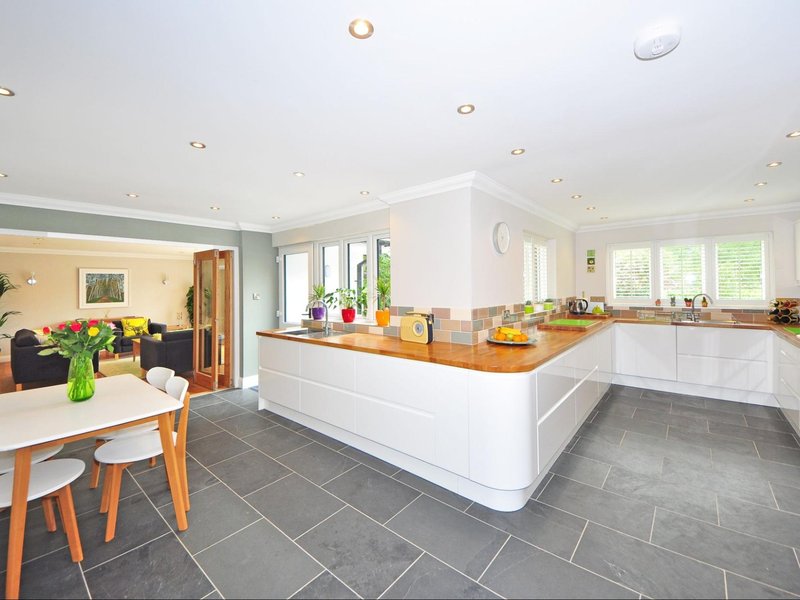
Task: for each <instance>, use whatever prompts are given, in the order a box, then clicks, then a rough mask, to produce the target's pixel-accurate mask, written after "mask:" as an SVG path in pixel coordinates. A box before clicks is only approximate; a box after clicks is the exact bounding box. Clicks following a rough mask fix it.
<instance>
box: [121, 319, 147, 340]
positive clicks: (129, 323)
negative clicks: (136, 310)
mask: <svg viewBox="0 0 800 600" xmlns="http://www.w3.org/2000/svg"><path fill="white" fill-rule="evenodd" d="M147 321H148V319H146V318H145V317H136V318H132V319H122V334H123V335H124V336H125V337H134V336H137V335H147V334H148V329H147Z"/></svg>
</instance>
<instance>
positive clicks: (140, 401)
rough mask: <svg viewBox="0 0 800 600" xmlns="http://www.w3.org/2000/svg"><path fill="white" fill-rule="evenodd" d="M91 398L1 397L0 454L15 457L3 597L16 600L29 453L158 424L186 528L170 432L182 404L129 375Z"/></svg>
mask: <svg viewBox="0 0 800 600" xmlns="http://www.w3.org/2000/svg"><path fill="white" fill-rule="evenodd" d="M95 384H96V385H95V393H94V395H93V396H92V397H91V398H90V399H88V400H85V401H83V402H71V401H70V400H69V399H68V398H67V390H66V384H63V385H55V386H50V387H42V388H36V389H31V390H22V391H18V392H9V393H5V394H0V452H2V451H13V452H14V453H15V455H14V456H15V460H14V471H13V478H14V479H13V488H12V496H11V514H10V518H9V532H8V559H7V569H6V598H8V599H15V598H19V586H20V574H21V570H22V550H23V543H24V537H25V518H26V515H27V504H28V485H29V481H30V474H31V456H32V453H33V452H35V451H38V450H40V449H43V448H47V447H49V446H54V445H58V444H66V443H68V442H73V441H76V440H81V439H85V438H91V437H97V436H101V435H104V434H107V433H110V432H112V431H116V430H119V429H123V428H125V427H130V426H133V425H139V424H143V423H148V422H153V421H157V422H158V429H159V432H160V437H161V446H162V448H163V451H164V465H165V467H166V472H167V479H168V482H169V487H170V492H171V494H172V502H173V505H174V508H175V519H176V521H177V526H178V530H180V531H184V530H186V529H188V527H189V522H188V519H187V516H186V509H187V507H186V504H185V502H184V493H183V489H182V486H183V483H182V482H183V478H182V477H181V473H182V469H183V467H182V466H180V465H179V464H178V457H177V454H176V450H175V446H174V441H173V437H172V429H173V427H174V414H175V411H176V410H178V409H180V408H181V406H182V405H181V403H180V402H179V401H178V400H176V399H175V398H173V397H172V396H170V395H169V394H166V393H165V392H162V391H161V390H159V389H158V388H156V387H154V386H152V385H150V384H148V383H147V382H146V381H143V380H141V379H139V378H137V377H135V376H134V375H130V374H127V375H117V376H114V377H104V378H101V379H97V380H96V381H95Z"/></svg>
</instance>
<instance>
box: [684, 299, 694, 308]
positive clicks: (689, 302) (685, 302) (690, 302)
mask: <svg viewBox="0 0 800 600" xmlns="http://www.w3.org/2000/svg"><path fill="white" fill-rule="evenodd" d="M683 303H684V304H685V305H686V308H692V301H691V300H684V301H683Z"/></svg>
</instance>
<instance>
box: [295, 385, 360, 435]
mask: <svg viewBox="0 0 800 600" xmlns="http://www.w3.org/2000/svg"><path fill="white" fill-rule="evenodd" d="M300 412H302V413H305V414H307V415H310V416H312V417H314V418H315V419H319V420H320V421H325V422H326V423H330V424H331V425H336V427H340V428H341V429H346V430H347V431H353V430H354V429H355V422H356V398H355V396H354V395H353V394H350V393H348V392H345V391H342V390H337V389H334V388H330V387H327V386H322V385H317V384H315V383H311V382H308V381H303V382H302V383H301V384H300Z"/></svg>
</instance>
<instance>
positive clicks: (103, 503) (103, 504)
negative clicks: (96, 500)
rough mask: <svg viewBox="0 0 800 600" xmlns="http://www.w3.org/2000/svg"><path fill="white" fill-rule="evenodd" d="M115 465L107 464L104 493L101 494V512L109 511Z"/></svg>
mask: <svg viewBox="0 0 800 600" xmlns="http://www.w3.org/2000/svg"><path fill="white" fill-rule="evenodd" d="M113 472H114V465H106V476H105V477H103V493H102V495H101V496H100V514H103V513H107V512H108V498H109V495H110V493H111V486H112V485H113V479H112V473H113Z"/></svg>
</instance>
